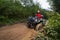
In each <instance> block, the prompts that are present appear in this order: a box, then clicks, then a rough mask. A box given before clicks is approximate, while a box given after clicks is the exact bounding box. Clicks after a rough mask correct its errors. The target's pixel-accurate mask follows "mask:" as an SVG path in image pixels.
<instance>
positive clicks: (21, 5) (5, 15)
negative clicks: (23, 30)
mask: <svg viewBox="0 0 60 40" xmlns="http://www.w3.org/2000/svg"><path fill="white" fill-rule="evenodd" d="M47 1H48V2H50V5H51V9H52V10H53V11H49V10H45V9H42V8H40V7H39V3H36V4H34V3H33V1H32V0H0V26H1V25H8V24H13V23H16V22H21V21H22V20H24V21H25V19H27V18H28V16H31V15H32V13H36V12H37V10H38V9H39V10H41V13H42V14H43V15H44V16H45V18H46V19H48V24H47V25H46V26H45V28H44V29H45V31H46V36H44V34H43V33H41V32H40V33H39V37H37V38H36V39H39V40H60V0H47Z"/></svg>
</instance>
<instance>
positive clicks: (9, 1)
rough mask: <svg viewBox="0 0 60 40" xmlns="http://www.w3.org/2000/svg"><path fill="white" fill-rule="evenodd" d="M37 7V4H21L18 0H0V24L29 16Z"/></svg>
mask: <svg viewBox="0 0 60 40" xmlns="http://www.w3.org/2000/svg"><path fill="white" fill-rule="evenodd" d="M38 9H39V7H38V6H36V5H34V4H33V5H32V6H25V7H24V6H22V4H21V3H20V1H17V0H16V1H15V2H13V0H0V24H9V23H14V22H16V21H20V20H22V19H26V18H27V17H28V16H31V15H32V13H33V12H36V11H37V10H38Z"/></svg>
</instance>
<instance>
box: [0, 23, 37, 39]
mask: <svg viewBox="0 0 60 40" xmlns="http://www.w3.org/2000/svg"><path fill="white" fill-rule="evenodd" d="M37 34H38V32H36V31H35V30H33V29H29V28H27V26H26V24H25V23H18V24H14V25H11V26H6V27H2V28H0V40H31V39H32V38H33V37H35V36H36V35H37Z"/></svg>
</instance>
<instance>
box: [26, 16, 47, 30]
mask: <svg viewBox="0 0 60 40" xmlns="http://www.w3.org/2000/svg"><path fill="white" fill-rule="evenodd" d="M45 23H46V21H45V19H38V18H37V17H36V16H35V17H29V18H28V22H27V24H28V28H33V29H35V30H40V29H41V28H42V27H43V26H44V25H45Z"/></svg>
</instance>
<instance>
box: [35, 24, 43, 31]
mask: <svg viewBox="0 0 60 40" xmlns="http://www.w3.org/2000/svg"><path fill="white" fill-rule="evenodd" d="M42 27H43V25H42V23H39V24H37V25H36V28H35V30H36V31H39V30H40V29H41V28H42Z"/></svg>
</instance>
